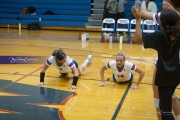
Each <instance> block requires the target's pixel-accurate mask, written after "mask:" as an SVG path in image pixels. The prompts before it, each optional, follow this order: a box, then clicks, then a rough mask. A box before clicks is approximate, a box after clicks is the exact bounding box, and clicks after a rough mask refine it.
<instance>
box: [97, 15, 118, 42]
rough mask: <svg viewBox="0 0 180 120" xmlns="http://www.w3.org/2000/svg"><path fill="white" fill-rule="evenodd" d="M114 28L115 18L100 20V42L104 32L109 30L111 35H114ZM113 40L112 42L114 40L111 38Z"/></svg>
mask: <svg viewBox="0 0 180 120" xmlns="http://www.w3.org/2000/svg"><path fill="white" fill-rule="evenodd" d="M106 26H107V27H106ZM114 29H115V20H114V19H113V18H105V19H104V20H103V22H102V29H101V39H100V42H102V37H103V33H104V32H111V33H112V35H114ZM113 39H114V37H113ZM113 42H114V40H113Z"/></svg>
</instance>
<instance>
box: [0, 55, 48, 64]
mask: <svg viewBox="0 0 180 120" xmlns="http://www.w3.org/2000/svg"><path fill="white" fill-rule="evenodd" d="M46 60H47V57H45V56H0V64H44V63H45V62H46Z"/></svg>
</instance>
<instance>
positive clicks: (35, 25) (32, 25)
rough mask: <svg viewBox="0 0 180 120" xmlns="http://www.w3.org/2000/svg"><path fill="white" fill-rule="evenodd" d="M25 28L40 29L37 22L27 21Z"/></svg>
mask: <svg viewBox="0 0 180 120" xmlns="http://www.w3.org/2000/svg"><path fill="white" fill-rule="evenodd" d="M27 29H28V30H40V25H39V23H38V22H35V23H29V24H28V25H27Z"/></svg>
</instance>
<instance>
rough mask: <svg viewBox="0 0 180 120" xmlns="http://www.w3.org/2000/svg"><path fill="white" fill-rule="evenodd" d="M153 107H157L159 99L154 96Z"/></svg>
mask: <svg viewBox="0 0 180 120" xmlns="http://www.w3.org/2000/svg"><path fill="white" fill-rule="evenodd" d="M154 107H155V108H156V109H157V108H159V99H157V98H154Z"/></svg>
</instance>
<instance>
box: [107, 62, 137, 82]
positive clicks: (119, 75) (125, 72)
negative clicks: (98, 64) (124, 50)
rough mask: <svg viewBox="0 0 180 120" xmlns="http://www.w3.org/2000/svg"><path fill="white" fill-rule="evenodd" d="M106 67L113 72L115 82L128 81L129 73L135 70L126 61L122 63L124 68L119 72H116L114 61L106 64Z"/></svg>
mask: <svg viewBox="0 0 180 120" xmlns="http://www.w3.org/2000/svg"><path fill="white" fill-rule="evenodd" d="M106 67H107V68H109V69H112V70H113V74H114V76H115V78H116V81H117V82H125V81H128V80H129V79H130V78H131V71H133V70H136V66H135V65H134V64H133V63H130V62H128V61H125V62H124V67H123V69H122V70H121V71H118V68H117V64H116V61H115V60H114V61H111V62H109V63H107V64H106Z"/></svg>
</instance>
